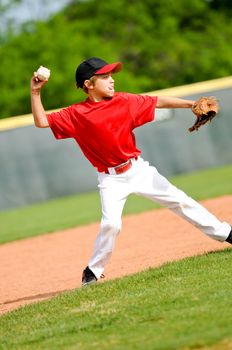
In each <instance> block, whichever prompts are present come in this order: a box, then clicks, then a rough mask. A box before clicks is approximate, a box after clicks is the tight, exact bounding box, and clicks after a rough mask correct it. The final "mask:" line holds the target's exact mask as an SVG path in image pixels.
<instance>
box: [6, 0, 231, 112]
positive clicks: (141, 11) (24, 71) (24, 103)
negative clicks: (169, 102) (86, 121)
mask: <svg viewBox="0 0 232 350" xmlns="http://www.w3.org/2000/svg"><path fill="white" fill-rule="evenodd" d="M37 2H38V1H35V0H34V1H32V0H21V1H20V0H5V1H1V4H0V22H1V23H2V25H1V28H2V29H1V34H0V62H1V69H0V90H1V98H0V111H1V113H0V118H5V117H11V116H13V115H21V114H25V113H29V112H30V99H29V80H30V77H31V75H32V73H33V72H34V71H35V70H36V69H37V68H38V66H39V65H41V64H42V65H45V66H47V67H49V68H50V69H51V70H52V76H51V80H50V82H49V84H50V88H49V89H47V92H46V95H44V98H43V99H44V103H45V106H46V109H53V108H58V107H62V106H66V105H68V104H71V103H73V102H76V101H78V100H80V99H82V98H83V94H82V92H81V91H77V90H76V88H75V81H74V80H75V79H74V75H75V70H76V67H77V65H78V64H79V62H80V61H82V60H83V59H85V58H88V57H91V56H100V57H102V58H104V59H105V60H107V61H113V60H120V61H122V62H123V63H124V70H123V71H122V73H121V74H119V75H118V77H117V89H118V90H124V91H128V92H135V93H137V92H146V91H152V90H157V89H163V88H167V87H173V86H178V85H182V84H189V83H193V82H198V81H204V80H210V79H214V78H219V77H224V76H228V75H230V74H231V71H232V59H231V57H232V46H231V37H232V22H231V14H232V2H231V1H229V0H189V1H187V2H186V1H185V0H162V1H160V0H134V1H131V2H130V1H127V0H113V1H105V0H76V1H68V0H66V2H65V1H63V5H64V7H63V8H62V9H61V10H60V11H58V12H55V13H53V14H52V15H50V16H46V11H47V8H48V5H49V1H46V0H41V1H40V2H39V3H40V5H38V7H37V8H35V3H37ZM23 3H24V4H25V3H26V4H27V7H28V8H30V9H31V15H32V14H33V15H34V17H33V16H31V18H28V19H27V20H26V21H24V22H23V23H21V24H20V25H17V23H16V19H14V18H11V19H10V20H8V21H7V20H6V15H7V13H8V12H9V10H10V9H12V8H14V9H15V11H16V12H17V6H19V5H20V4H23ZM50 3H51V2H50ZM55 3H56V2H55ZM55 3H54V4H55ZM58 3H59V1H58ZM33 4H34V7H33ZM50 5H51V4H50ZM54 6H55V5H54ZM32 17H33V18H32ZM3 23H4V26H3Z"/></svg>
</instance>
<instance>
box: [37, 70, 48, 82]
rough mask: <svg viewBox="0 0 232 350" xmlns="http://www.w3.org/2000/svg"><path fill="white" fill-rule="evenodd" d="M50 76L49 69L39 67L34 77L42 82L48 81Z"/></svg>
mask: <svg viewBox="0 0 232 350" xmlns="http://www.w3.org/2000/svg"><path fill="white" fill-rule="evenodd" d="M50 74H51V71H50V69H48V68H46V67H43V66H40V67H39V69H37V72H36V76H37V78H38V79H39V80H41V81H44V80H47V79H49V77H50Z"/></svg>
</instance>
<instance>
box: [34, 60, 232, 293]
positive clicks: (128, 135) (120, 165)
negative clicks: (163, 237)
mask: <svg viewBox="0 0 232 350" xmlns="http://www.w3.org/2000/svg"><path fill="white" fill-rule="evenodd" d="M121 69H122V64H121V63H120V62H115V63H112V64H108V63H107V62H105V61H104V60H102V59H100V58H97V57H92V58H90V59H87V60H85V61H84V62H82V63H81V64H80V65H79V66H78V67H77V70H76V84H77V87H78V88H82V89H83V90H84V92H85V93H86V94H87V99H86V100H85V101H83V102H80V103H77V104H74V105H71V106H69V107H67V108H64V109H62V110H61V111H59V112H55V113H51V114H46V113H45V110H44V108H43V105H42V102H41V98H40V91H41V88H42V87H43V86H44V84H45V83H46V81H43V82H41V81H39V79H38V78H37V76H36V74H35V75H34V76H33V77H32V79H31V105H32V113H33V116H34V122H35V125H36V127H39V128H47V127H50V128H51V130H52V131H53V133H54V136H55V137H56V138H57V139H63V138H69V137H71V138H74V139H75V140H76V142H77V143H78V145H79V147H80V148H81V150H82V152H83V153H84V155H85V156H86V158H87V159H88V160H89V161H90V162H91V164H92V165H93V166H94V167H95V168H96V170H97V174H98V187H99V190H100V197H101V206H102V219H101V225H100V231H99V233H98V235H97V238H96V240H95V244H94V251H93V255H92V257H91V259H90V260H89V262H88V266H87V267H86V268H85V269H84V271H83V275H82V285H83V286H85V285H88V284H92V283H95V282H96V281H97V280H98V279H99V278H100V277H102V276H103V275H102V274H103V271H104V268H105V265H106V264H107V262H108V261H109V258H110V256H111V254H112V251H113V248H114V243H115V239H116V236H117V234H118V233H119V232H120V230H121V216H122V211H123V207H124V204H125V202H126V199H127V197H128V195H129V194H131V193H136V194H139V195H142V196H145V197H147V198H150V199H151V200H153V201H157V202H159V203H160V204H162V205H165V206H166V207H168V208H169V209H171V210H172V211H173V212H175V213H176V214H177V215H179V216H181V217H183V218H184V219H186V220H187V221H189V222H190V223H192V224H193V225H194V226H196V227H197V228H199V229H200V230H201V231H202V232H203V233H205V234H206V235H208V236H209V237H211V238H213V239H215V240H218V241H221V242H224V241H227V242H229V243H232V229H231V226H230V225H229V224H228V223H226V222H221V221H219V220H218V219H217V218H216V217H215V216H214V215H212V214H211V213H209V212H208V211H207V210H206V209H205V208H204V207H202V206H201V205H200V204H199V203H197V202H196V201H194V200H193V199H192V198H190V197H188V196H187V195H186V194H185V193H184V192H182V191H180V190H179V189H177V188H176V187H175V186H173V185H172V184H170V183H169V181H168V180H167V179H166V178H165V177H163V176H162V175H160V174H159V173H158V171H157V169H156V168H155V167H154V166H150V165H149V163H148V162H147V161H144V160H143V158H142V157H141V151H140V150H139V149H137V147H136V140H135V136H134V133H133V129H134V128H136V127H139V126H141V125H143V124H145V123H148V122H151V121H153V120H154V118H155V109H156V108H191V107H192V106H193V104H194V103H195V101H192V100H184V99H179V98H174V97H163V96H159V97H158V96H156V97H151V96H142V95H135V94H128V93H115V91H114V79H113V74H114V73H117V72H119V71H120V70H121Z"/></svg>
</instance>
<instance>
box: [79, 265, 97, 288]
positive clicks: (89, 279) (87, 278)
mask: <svg viewBox="0 0 232 350" xmlns="http://www.w3.org/2000/svg"><path fill="white" fill-rule="evenodd" d="M96 282H97V277H96V276H95V275H94V273H93V272H92V271H91V270H90V268H89V267H88V266H87V267H86V268H85V269H84V271H83V274H82V287H84V286H87V285H89V284H94V283H96Z"/></svg>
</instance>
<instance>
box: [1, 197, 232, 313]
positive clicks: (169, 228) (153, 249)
mask: <svg viewBox="0 0 232 350" xmlns="http://www.w3.org/2000/svg"><path fill="white" fill-rule="evenodd" d="M202 204H203V205H204V206H205V207H206V208H207V209H209V210H210V211H211V212H212V213H214V214H215V215H216V216H217V217H218V218H219V219H221V220H225V221H227V222H230V223H232V195H229V196H224V197H220V198H217V199H211V200H206V201H202ZM98 228H99V223H96V224H91V225H87V226H83V227H77V228H74V229H69V230H65V231H62V232H56V233H53V234H47V235H42V236H39V237H34V238H30V239H25V240H22V241H18V242H13V243H9V244H5V245H2V246H0V260H1V264H0V281H1V285H0V314H3V313H6V312H9V311H11V310H14V309H16V308H19V307H20V306H22V305H25V304H29V303H33V302H36V301H40V300H44V299H47V298H50V297H52V296H54V295H56V294H58V293H62V292H64V291H67V290H71V289H75V288H78V287H80V285H81V283H80V280H81V274H82V270H83V268H84V267H85V266H86V264H87V261H88V258H89V257H90V255H91V253H92V247H93V242H94V239H95V236H96V233H97V231H98ZM228 247H230V245H229V244H228V243H220V242H216V241H214V240H211V239H209V238H208V237H206V236H205V235H203V234H202V233H201V232H200V231H198V230H197V229H196V228H195V227H193V226H192V225H190V224H189V223H187V222H185V221H184V220H182V219H180V218H179V217H177V216H176V215H175V214H173V213H172V212H171V211H169V210H167V209H159V210H154V211H149V212H146V213H142V214H136V215H130V216H126V217H124V218H123V229H122V232H121V234H120V235H119V236H118V239H117V243H116V248H115V251H114V254H113V256H112V258H111V261H110V263H109V264H108V266H107V268H106V270H105V274H106V280H108V279H112V278H115V277H121V276H125V275H128V274H132V273H135V272H138V271H141V270H144V269H146V268H149V267H157V266H159V265H161V264H163V263H165V262H167V261H174V260H177V259H182V258H184V257H189V256H193V255H198V254H203V253H205V252H209V251H213V250H219V249H224V248H228Z"/></svg>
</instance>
